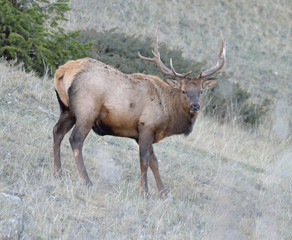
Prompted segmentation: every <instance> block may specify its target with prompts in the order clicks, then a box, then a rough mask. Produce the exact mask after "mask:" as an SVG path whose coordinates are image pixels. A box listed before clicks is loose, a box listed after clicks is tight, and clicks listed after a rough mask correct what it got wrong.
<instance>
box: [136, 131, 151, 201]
mask: <svg viewBox="0 0 292 240" xmlns="http://www.w3.org/2000/svg"><path fill="white" fill-rule="evenodd" d="M152 142H153V133H151V132H150V131H149V130H147V129H139V155H140V167H141V193H142V195H143V196H145V197H148V196H149V192H148V179H147V170H148V167H149V163H150V149H151V147H152Z"/></svg>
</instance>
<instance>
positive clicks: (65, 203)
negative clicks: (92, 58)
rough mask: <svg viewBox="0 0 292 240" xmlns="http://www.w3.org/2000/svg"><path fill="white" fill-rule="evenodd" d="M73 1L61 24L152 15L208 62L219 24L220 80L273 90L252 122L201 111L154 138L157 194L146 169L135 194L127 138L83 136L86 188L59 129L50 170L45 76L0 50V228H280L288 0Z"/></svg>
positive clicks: (284, 220)
mask: <svg viewBox="0 0 292 240" xmlns="http://www.w3.org/2000/svg"><path fill="white" fill-rule="evenodd" d="M266 2H268V1H264V3H266ZM162 5H163V6H164V7H163V8H162V7H161V6H162ZM72 6H73V11H72V14H71V15H70V22H69V23H68V25H67V27H68V28H70V29H76V28H79V29H82V28H85V27H93V28H95V29H97V30H102V29H109V28H113V27H118V31H122V32H126V33H128V34H136V35H147V36H152V35H153V32H154V28H155V26H156V24H157V23H159V26H160V35H161V39H162V40H165V41H167V43H168V44H170V45H171V46H173V47H175V46H179V47H182V48H183V49H184V51H185V55H186V56H190V57H193V58H196V59H197V60H199V61H202V60H204V59H205V58H207V59H208V63H209V64H212V62H211V61H212V60H213V57H214V52H216V51H217V49H218V44H219V43H218V41H219V40H218V39H219V35H218V29H222V31H223V33H224V35H225V38H226V41H227V43H228V56H227V57H228V64H227V65H226V68H225V70H226V72H227V74H228V75H229V76H230V78H231V80H233V81H238V82H240V83H241V84H242V86H244V87H245V88H246V89H249V90H250V91H251V92H252V94H253V97H254V98H253V99H254V101H257V99H261V98H263V97H266V96H267V97H269V98H271V99H278V101H275V102H274V106H273V107H272V108H271V114H270V115H268V116H267V117H266V119H265V121H264V123H263V124H262V125H261V126H260V128H259V129H258V130H257V131H252V132H251V131H247V130H244V129H242V128H241V127H240V126H236V125H233V124H232V123H230V124H218V123H217V122H214V121H212V120H210V119H208V118H206V117H204V116H200V117H199V119H198V120H197V122H196V124H195V127H194V131H193V133H192V134H191V135H190V136H188V137H183V136H175V137H170V138H168V139H165V140H163V141H162V142H160V143H159V144H156V145H155V151H156V154H157V156H158V158H159V161H160V168H161V174H162V179H163V180H164V183H165V185H166V186H167V188H168V190H169V191H170V193H171V196H172V198H167V199H160V198H159V197H158V194H157V190H156V186H155V182H154V180H153V178H152V177H151V175H150V192H151V194H152V197H151V198H150V199H149V200H144V199H142V198H141V196H140V195H139V184H140V179H139V174H140V170H139V161H138V151H137V150H138V148H137V146H136V144H135V143H134V142H133V141H131V140H129V139H119V138H114V137H99V136H96V135H94V134H93V133H91V134H90V135H89V137H88V139H87V140H86V142H85V146H84V156H85V162H86V165H87V169H88V172H89V175H90V177H91V180H92V182H93V183H94V187H92V188H86V187H84V186H82V185H81V184H80V180H79V177H78V174H77V169H76V166H75V162H74V160H73V156H72V152H71V149H70V146H69V143H68V136H67V137H66V138H65V139H64V142H63V145H62V146H63V148H62V160H63V170H64V177H63V178H62V179H55V178H54V177H53V176H52V171H53V154H52V128H53V126H54V124H55V123H56V121H57V119H58V115H59V112H58V105H57V101H56V98H55V96H54V95H55V94H54V90H53V84H52V82H53V81H52V79H46V78H43V79H40V78H37V77H34V76H33V74H28V73H24V72H23V71H22V70H21V69H20V67H12V66H9V64H8V63H7V62H5V61H3V60H2V61H1V62H0V157H1V161H0V206H1V208H0V239H1V240H2V239H232V240H234V239H275V240H276V239H291V238H292V231H291V224H292V198H291V196H292V188H291V186H292V164H291V159H292V147H291V143H292V139H291V122H289V121H291V112H292V111H291V91H292V88H291V81H290V79H289V77H290V75H291V44H289V43H291V2H290V1H281V2H279V1H269V4H267V3H266V4H261V5H260V4H259V3H258V2H256V1H248V2H246V1H237V2H236V3H232V4H231V3H229V2H227V1H219V2H217V3H214V2H210V1H203V2H202V1H200V3H199V2H196V3H193V1H179V2H177V1H171V2H168V1H143V2H142V1H123V2H120V3H116V2H115V3H114V1H103V0H101V1H98V4H97V3H96V1H90V0H88V1H75V0H73V1H72ZM97 13H98V14H97ZM216 36H218V38H217V37H216ZM174 61H175V59H174ZM280 92H281V95H279V93H280ZM279 96H280V97H279Z"/></svg>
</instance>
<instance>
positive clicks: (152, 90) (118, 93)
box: [53, 58, 216, 195]
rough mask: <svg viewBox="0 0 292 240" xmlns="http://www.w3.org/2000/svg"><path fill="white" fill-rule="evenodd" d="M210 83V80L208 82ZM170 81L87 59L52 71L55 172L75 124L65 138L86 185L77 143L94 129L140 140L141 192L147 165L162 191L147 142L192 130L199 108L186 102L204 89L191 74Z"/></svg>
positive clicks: (198, 100) (195, 100) (197, 102)
mask: <svg viewBox="0 0 292 240" xmlns="http://www.w3.org/2000/svg"><path fill="white" fill-rule="evenodd" d="M169 81H170V82H171V80H169ZM213 82H214V83H213ZM215 83H216V81H214V80H212V83H211V84H210V85H212V86H213V85H215ZM171 85H172V84H170V85H168V84H166V83H165V82H164V81H162V80H161V79H160V78H158V77H155V76H151V75H145V74H131V75H127V74H124V73H122V72H120V71H118V70H117V69H115V68H113V67H111V66H108V65H105V64H103V63H101V62H99V61H97V60H94V59H91V58H85V59H80V60H77V61H70V62H68V63H66V64H65V65H63V66H61V67H60V68H59V69H58V70H57V71H56V73H55V89H56V92H57V96H58V99H59V103H60V106H61V115H60V119H59V121H58V123H57V124H56V126H55V127H54V131H53V132H54V173H55V175H59V174H61V159H60V144H61V142H62V139H63V137H64V135H65V134H66V133H67V132H68V131H69V130H70V129H71V128H72V127H73V126H74V125H75V127H74V129H73V132H72V134H71V136H70V143H71V147H72V150H73V153H74V157H75V160H76V163H77V168H78V171H79V174H80V176H81V178H82V179H83V181H84V182H85V183H86V184H89V185H90V184H91V181H90V180H89V177H88V174H87V171H86V168H85V165H84V162H83V157H82V146H83V142H84V139H85V138H86V136H87V134H88V133H89V131H90V130H91V129H93V130H94V131H95V132H96V133H97V134H99V135H114V136H120V137H129V138H133V139H135V140H136V141H137V143H138V144H139V155H140V165H141V187H142V192H143V193H144V194H146V195H148V184H147V169H148V166H150V168H151V170H152V172H153V174H154V177H155V180H156V183H157V186H158V190H159V192H161V193H162V192H164V190H165V188H164V186H163V184H162V181H161V179H160V175H159V170H158V162H157V159H156V157H155V154H154V152H153V148H152V144H153V143H156V142H158V141H160V140H161V139H163V138H165V137H167V136H171V135H174V134H186V135H187V134H189V133H190V132H191V131H192V126H193V124H194V122H195V120H196V117H197V114H198V109H196V110H193V109H192V108H191V107H192V106H194V105H195V106H197V107H198V106H200V105H201V103H202V95H201V91H202V89H203V88H204V87H203V85H204V83H203V82H202V81H201V80H200V79H196V78H185V79H183V80H181V81H180V82H178V83H177V82H176V83H175V84H174V85H176V86H175V87H174V85H173V86H171ZM205 85H206V84H205ZM207 85H208V84H207ZM212 86H211V87H212ZM208 88H209V86H208ZM190 109H191V110H190Z"/></svg>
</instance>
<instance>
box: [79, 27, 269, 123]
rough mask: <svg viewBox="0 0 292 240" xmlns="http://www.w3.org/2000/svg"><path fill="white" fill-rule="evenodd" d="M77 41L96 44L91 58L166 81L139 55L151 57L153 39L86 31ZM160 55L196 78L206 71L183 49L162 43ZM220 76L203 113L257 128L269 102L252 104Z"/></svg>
mask: <svg viewBox="0 0 292 240" xmlns="http://www.w3.org/2000/svg"><path fill="white" fill-rule="evenodd" d="M77 39H78V40H79V41H81V42H83V43H86V42H90V41H93V48H92V49H91V50H90V51H89V52H88V55H90V56H91V57H93V58H95V59H98V60H100V61H102V62H104V63H106V64H109V65H111V66H113V67H115V68H118V69H119V70H120V71H122V72H124V73H129V74H130V73H145V74H152V75H156V76H159V77H161V78H162V79H164V75H162V74H161V73H160V72H159V70H158V68H157V66H156V64H153V63H150V62H147V61H143V60H141V59H139V58H138V55H137V53H138V51H140V53H141V54H142V55H143V56H147V57H151V56H152V52H151V51H152V49H153V46H152V45H151V43H153V39H146V40H141V38H139V37H135V36H127V35H125V34H121V33H117V32H115V29H113V30H109V31H105V32H96V31H95V30H85V31H82V32H81V34H80V37H78V38H77ZM159 52H160V53H161V60H162V61H163V62H164V63H165V64H166V65H167V63H168V61H169V59H170V58H173V63H174V66H175V68H176V69H177V70H178V71H179V72H188V71H189V70H192V71H193V73H192V75H193V76H196V75H198V73H199V72H200V70H201V69H202V68H204V67H203V66H204V64H205V63H200V62H196V61H194V60H189V59H185V58H184V57H183V56H182V51H181V49H174V50H170V49H168V48H167V47H166V46H165V45H164V44H163V43H161V44H160V46H159ZM216 75H217V76H218V77H219V79H220V80H219V81H218V83H217V85H216V86H215V87H214V88H213V89H211V90H208V92H207V93H206V96H204V109H203V111H204V112H205V113H206V114H207V115H210V116H212V117H215V118H217V119H219V120H220V121H230V120H232V119H234V118H235V117H236V118H237V120H238V121H239V122H241V123H245V124H247V125H250V126H255V125H257V124H258V122H259V119H260V117H262V116H263V115H264V113H265V109H266V105H267V104H268V102H266V105H264V106H259V105H257V104H252V103H250V102H249V98H250V95H249V93H248V92H246V91H244V90H243V89H241V88H240V86H239V85H238V84H235V83H232V82H230V81H228V77H227V76H226V75H225V74H224V72H222V71H221V72H220V73H219V74H215V76H216Z"/></svg>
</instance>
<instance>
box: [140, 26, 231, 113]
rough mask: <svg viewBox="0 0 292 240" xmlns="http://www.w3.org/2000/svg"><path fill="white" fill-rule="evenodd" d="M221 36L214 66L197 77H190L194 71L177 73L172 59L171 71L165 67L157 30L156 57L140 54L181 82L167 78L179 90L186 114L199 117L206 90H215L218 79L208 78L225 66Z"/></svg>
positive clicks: (224, 50) (224, 48) (224, 49)
mask: <svg viewBox="0 0 292 240" xmlns="http://www.w3.org/2000/svg"><path fill="white" fill-rule="evenodd" d="M220 35H221V47H220V50H219V53H218V55H217V58H216V61H215V63H214V65H213V66H212V67H211V68H209V69H207V70H205V71H203V72H201V73H200V74H199V75H198V76H197V77H188V75H190V74H191V73H192V71H189V72H187V73H178V72H176V71H175V69H174V67H173V63H172V59H170V68H171V69H169V68H168V67H166V66H165V65H164V63H163V62H162V61H161V59H160V53H159V51H158V36H157V29H156V32H155V45H154V50H152V53H153V55H154V57H153V58H148V57H144V56H142V55H141V54H140V52H138V56H139V58H141V59H143V60H146V61H150V62H155V63H156V64H157V66H158V69H159V71H160V72H161V73H163V74H164V75H166V76H170V77H174V78H178V79H180V81H178V80H175V79H172V78H166V82H167V83H168V84H169V85H170V86H172V87H173V88H175V89H178V90H179V92H180V94H179V96H180V101H181V106H182V107H183V109H184V110H185V112H188V113H190V114H191V115H197V113H198V111H199V110H200V108H201V105H202V101H203V95H202V93H203V91H204V90H206V89H210V88H213V87H214V86H215V85H216V83H217V81H218V79H217V78H207V79H206V77H208V76H210V75H213V74H214V73H215V72H217V71H219V70H220V69H221V68H222V67H223V66H224V63H225V54H226V46H225V42H224V38H223V35H222V32H221V31H220ZM220 61H221V63H220Z"/></svg>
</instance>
